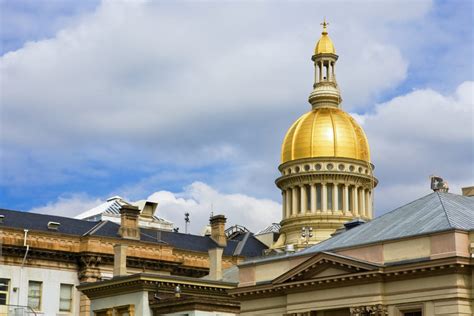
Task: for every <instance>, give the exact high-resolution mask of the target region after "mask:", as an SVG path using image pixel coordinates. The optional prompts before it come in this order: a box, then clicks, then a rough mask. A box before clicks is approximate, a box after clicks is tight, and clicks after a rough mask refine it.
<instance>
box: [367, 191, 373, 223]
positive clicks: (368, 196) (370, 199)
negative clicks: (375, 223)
mask: <svg viewBox="0 0 474 316" xmlns="http://www.w3.org/2000/svg"><path fill="white" fill-rule="evenodd" d="M367 201H368V203H369V207H368V210H369V218H370V219H372V218H374V214H373V209H372V206H373V205H372V192H371V191H370V190H368V191H367Z"/></svg>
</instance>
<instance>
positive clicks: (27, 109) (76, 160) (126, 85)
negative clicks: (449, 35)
mask: <svg viewBox="0 0 474 316" xmlns="http://www.w3.org/2000/svg"><path fill="white" fill-rule="evenodd" d="M343 7H344V8H345V11H351V10H355V11H354V12H355V13H357V14H355V15H354V16H352V17H351V18H350V19H347V15H346V14H345V13H342V12H341V5H338V4H331V5H329V6H327V8H326V12H324V13H323V12H320V10H319V8H320V6H319V4H318V3H304V4H303V3H294V4H284V3H282V4H281V6H274V5H271V4H269V3H259V4H249V3H240V4H239V3H226V4H221V5H215V4H214V5H211V4H206V3H201V4H196V3H181V4H180V5H179V6H174V5H168V4H165V3H156V2H113V1H105V2H103V3H102V5H100V6H99V7H98V8H97V10H96V11H95V12H94V13H92V14H89V15H86V16H84V17H83V18H82V19H80V20H79V21H77V22H76V24H75V25H74V26H70V27H68V28H65V29H63V30H61V31H60V32H58V33H57V34H56V35H55V36H54V37H53V38H50V39H46V40H40V41H36V42H29V43H27V44H25V46H24V47H23V48H22V49H20V50H18V51H14V52H10V53H8V54H6V55H4V56H2V57H1V59H0V71H1V73H2V82H1V88H2V94H1V101H2V117H1V120H2V127H1V129H2V130H1V135H0V143H1V146H2V148H4V149H5V151H8V152H9V153H8V155H5V156H4V157H2V163H3V164H4V165H7V166H9V167H8V168H5V175H4V177H2V182H3V183H6V182H8V183H10V184H12V185H15V184H21V185H29V184H32V183H38V182H43V183H44V181H52V182H54V181H56V180H57V179H59V181H65V179H68V178H69V177H77V176H81V174H80V173H77V170H81V169H82V168H87V166H88V163H89V162H90V161H98V162H100V163H102V164H105V165H107V166H109V167H110V166H113V165H114V164H115V165H118V166H122V164H121V163H123V164H129V165H135V166H143V165H156V164H160V163H172V164H183V165H188V166H189V165H206V164H212V163H213V162H216V161H231V162H233V163H237V162H242V161H247V162H248V161H249V160H253V159H255V158H254V157H255V156H256V153H258V156H260V157H262V158H264V160H265V161H269V159H273V158H268V157H278V150H279V149H278V148H279V143H280V141H281V138H282V137H283V134H284V132H285V130H286V129H287V128H288V127H289V125H290V123H291V121H292V120H293V119H295V118H296V117H297V116H298V115H299V114H300V113H302V112H303V111H305V110H307V109H309V105H307V103H306V98H307V95H308V94H309V91H310V87H311V85H312V77H313V75H312V73H313V65H312V63H311V61H310V60H309V59H310V56H311V53H312V50H313V47H314V44H315V42H316V40H317V38H318V37H319V32H320V26H319V19H315V15H316V16H318V15H320V16H321V17H323V16H324V15H328V16H331V36H332V37H333V39H334V42H335V44H336V48H337V50H338V52H340V54H341V59H340V63H339V65H338V70H337V71H338V76H339V78H340V84H341V87H342V89H343V96H344V100H345V102H344V107H345V108H346V109H351V108H352V109H357V108H359V109H360V108H361V107H362V106H363V105H364V104H366V102H367V101H369V100H370V99H371V98H372V97H373V96H374V95H378V94H380V93H381V91H384V90H386V89H389V88H390V87H393V86H396V85H397V84H398V83H400V82H401V81H402V80H403V79H404V78H405V76H406V70H407V61H406V60H405V59H404V58H403V56H402V55H401V54H400V52H399V50H398V48H397V47H395V46H394V45H393V44H392V43H391V42H390V39H389V38H387V37H386V36H384V35H386V34H385V33H386V32H387V29H390V26H389V24H385V23H384V22H383V21H381V20H380V19H375V17H378V16H379V15H380V14H382V13H383V14H384V15H386V14H387V8H390V14H388V16H387V18H388V20H389V21H392V22H393V21H406V20H407V19H410V18H411V19H416V18H419V17H421V16H423V15H424V14H426V12H427V10H428V9H429V7H430V2H428V1H427V2H419V3H417V4H416V5H412V6H411V10H410V14H409V15H407V13H406V12H405V10H401V9H400V8H399V6H398V5H397V4H395V3H387V4H384V6H374V7H373V8H371V10H363V11H361V10H358V5H357V4H355V3H354V4H345V5H344V6H343ZM191 12H192V13H191ZM283 17H284V18H283ZM262 21H265V23H262ZM360 47H363V48H364V49H363V50H361V49H360ZM298 104H299V105H298ZM275 131H277V132H275ZM25 156H27V157H28V161H34V162H35V163H36V165H35V166H34V167H32V165H31V163H28V162H25V163H22V161H23V160H24V157H25ZM277 159H278V158H275V160H272V161H275V162H276V161H277ZM71 166H74V167H72V168H71ZM71 169H72V170H71ZM18 175H22V176H18Z"/></svg>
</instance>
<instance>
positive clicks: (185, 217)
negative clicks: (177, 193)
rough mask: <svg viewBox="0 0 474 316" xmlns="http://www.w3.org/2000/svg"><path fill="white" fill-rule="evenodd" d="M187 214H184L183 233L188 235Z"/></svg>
mask: <svg viewBox="0 0 474 316" xmlns="http://www.w3.org/2000/svg"><path fill="white" fill-rule="evenodd" d="M189 222H190V220H189V213H188V212H186V213H184V232H185V233H186V234H187V233H188V224H189Z"/></svg>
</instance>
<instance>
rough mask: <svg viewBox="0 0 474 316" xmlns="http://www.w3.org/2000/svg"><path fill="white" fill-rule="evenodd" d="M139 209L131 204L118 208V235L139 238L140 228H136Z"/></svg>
mask: <svg viewBox="0 0 474 316" xmlns="http://www.w3.org/2000/svg"><path fill="white" fill-rule="evenodd" d="M139 215H140V210H139V209H138V207H136V206H133V205H128V204H125V205H122V208H121V209H120V228H119V231H118V233H119V235H120V236H121V237H122V238H126V239H136V240H139V239H140V228H138V216H139Z"/></svg>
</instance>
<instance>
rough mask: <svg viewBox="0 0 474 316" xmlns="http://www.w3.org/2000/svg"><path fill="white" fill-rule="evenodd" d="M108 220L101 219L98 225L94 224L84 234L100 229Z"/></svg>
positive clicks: (90, 233)
mask: <svg viewBox="0 0 474 316" xmlns="http://www.w3.org/2000/svg"><path fill="white" fill-rule="evenodd" d="M107 222H108V221H100V222H98V223H97V224H96V225H94V226H93V227H92V228H91V229H89V230H88V231H87V232H85V233H84V234H83V235H82V236H87V235H92V234H94V233H96V232H97V231H98V230H99V229H101V228H102V227H103V226H104V225H105V224H107Z"/></svg>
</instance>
